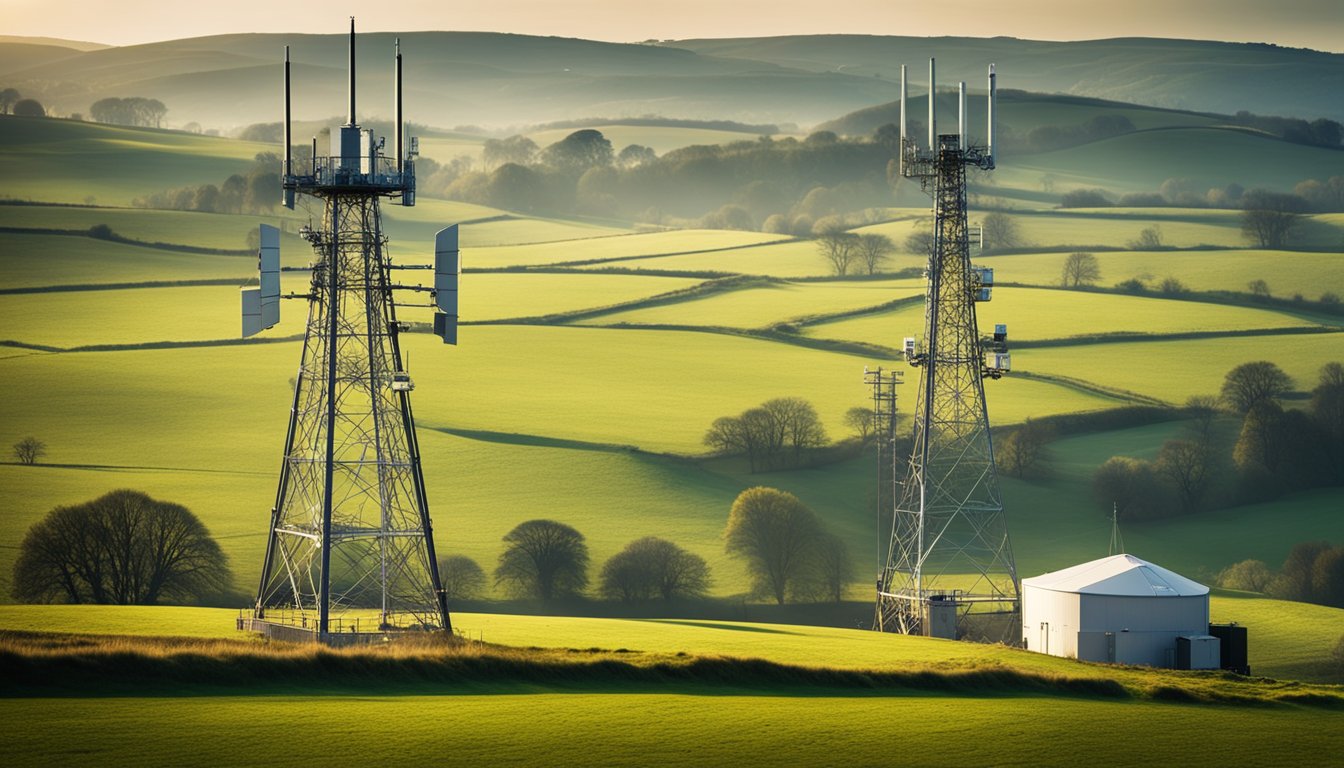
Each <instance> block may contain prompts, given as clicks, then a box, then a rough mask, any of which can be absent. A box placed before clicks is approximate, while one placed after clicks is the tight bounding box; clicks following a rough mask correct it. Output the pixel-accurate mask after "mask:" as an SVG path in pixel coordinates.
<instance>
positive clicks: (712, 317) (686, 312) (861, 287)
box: [582, 280, 924, 328]
mask: <svg viewBox="0 0 1344 768" xmlns="http://www.w3.org/2000/svg"><path fill="white" fill-rule="evenodd" d="M923 293H924V286H923V285H922V284H921V282H920V281H918V280H863V281H856V282H825V283H775V284H771V285H767V286H765V287H761V288H748V289H745V290H738V291H729V292H726V293H718V294H714V295H712V296H709V297H706V298H702V299H697V300H695V301H689V302H678V303H676V304H664V305H662V306H657V307H648V308H644V309H633V310H628V311H625V312H616V313H613V314H605V315H599V316H597V317H594V318H589V319H586V320H583V321H582V322H583V323H584V324H589V325H593V324H596V325H616V324H629V325H659V324H667V325H711V326H727V327H730V328H762V327H766V326H771V325H775V324H777V323H781V322H784V321H786V320H792V319H795V318H800V317H807V316H812V315H825V314H833V313H836V312H849V311H853V310H856V309H863V308H865V307H874V306H877V305H879V304H885V303H886V302H889V301H894V300H896V299H903V298H907V297H910V296H919V295H923Z"/></svg>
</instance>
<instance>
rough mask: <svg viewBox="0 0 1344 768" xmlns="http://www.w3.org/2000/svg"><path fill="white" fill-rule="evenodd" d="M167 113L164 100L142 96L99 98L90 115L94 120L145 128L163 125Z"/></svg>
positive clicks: (91, 108)
mask: <svg viewBox="0 0 1344 768" xmlns="http://www.w3.org/2000/svg"><path fill="white" fill-rule="evenodd" d="M166 114H168V107H166V106H164V105H163V102H162V101H159V100H158V99H146V98H143V97H141V96H131V97H130V98H125V99H118V98H107V99H99V100H98V101H95V102H93V104H92V105H91V106H90V107H89V117H91V118H93V120H94V122H98V123H110V124H112V125H129V126H137V127H144V128H159V127H162V125H163V116H164V115H166Z"/></svg>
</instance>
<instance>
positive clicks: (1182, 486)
mask: <svg viewBox="0 0 1344 768" xmlns="http://www.w3.org/2000/svg"><path fill="white" fill-rule="evenodd" d="M1212 459H1213V457H1212V456H1210V454H1209V449H1208V446H1207V445H1204V444H1201V443H1199V442H1196V441H1194V440H1168V441H1166V442H1165V443H1163V444H1162V449H1161V451H1159V452H1158V454H1157V463H1156V465H1155V466H1156V469H1157V473H1158V474H1159V475H1161V476H1163V477H1165V478H1166V479H1167V481H1168V482H1169V483H1171V485H1172V488H1174V489H1175V490H1176V497H1177V498H1178V499H1179V500H1180V502H1181V509H1182V511H1184V512H1198V511H1199V510H1200V509H1203V507H1204V499H1205V497H1206V496H1207V495H1208V492H1209V486H1210V485H1211V483H1212V480H1213V460H1212Z"/></svg>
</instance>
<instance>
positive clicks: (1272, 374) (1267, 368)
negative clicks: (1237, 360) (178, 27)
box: [1222, 360, 1293, 413]
mask: <svg viewBox="0 0 1344 768" xmlns="http://www.w3.org/2000/svg"><path fill="white" fill-rule="evenodd" d="M1292 388H1293V380H1292V378H1291V377H1290V376H1289V375H1288V374H1286V373H1284V372H1283V369H1282V368H1280V367H1279V366H1277V365H1275V364H1274V363H1271V362H1269V361H1268V360H1259V361H1256V362H1253V363H1242V364H1241V365H1238V366H1237V367H1236V368H1233V369H1232V370H1230V371H1228V372H1227V376H1225V377H1224V378H1223V389H1222V396H1223V402H1225V403H1227V405H1228V407H1230V408H1232V409H1233V410H1235V411H1237V412H1238V413H1246V412H1247V411H1249V410H1251V408H1252V407H1254V406H1256V405H1258V404H1260V403H1264V402H1268V401H1270V400H1274V399H1276V398H1279V397H1282V396H1283V395H1285V394H1287V393H1288V392H1289V391H1290V390H1291V389H1292Z"/></svg>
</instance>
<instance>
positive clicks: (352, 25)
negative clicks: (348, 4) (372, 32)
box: [345, 16, 355, 125]
mask: <svg viewBox="0 0 1344 768" xmlns="http://www.w3.org/2000/svg"><path fill="white" fill-rule="evenodd" d="M345 124H346V125H354V124H355V17H354V16H351V17H350V116H349V118H348V119H347V120H346V121H345Z"/></svg>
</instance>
